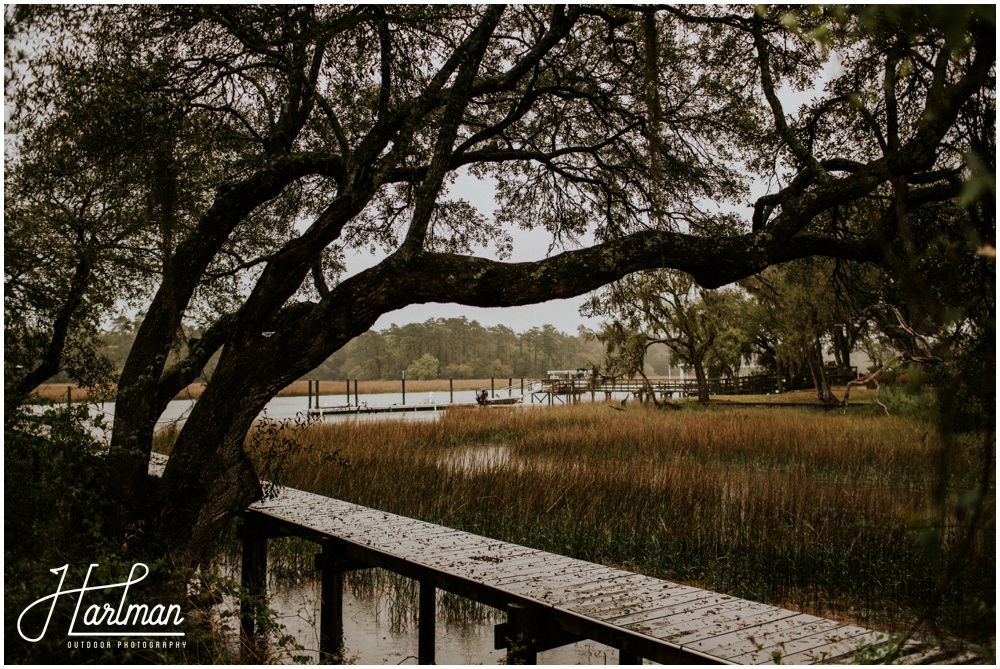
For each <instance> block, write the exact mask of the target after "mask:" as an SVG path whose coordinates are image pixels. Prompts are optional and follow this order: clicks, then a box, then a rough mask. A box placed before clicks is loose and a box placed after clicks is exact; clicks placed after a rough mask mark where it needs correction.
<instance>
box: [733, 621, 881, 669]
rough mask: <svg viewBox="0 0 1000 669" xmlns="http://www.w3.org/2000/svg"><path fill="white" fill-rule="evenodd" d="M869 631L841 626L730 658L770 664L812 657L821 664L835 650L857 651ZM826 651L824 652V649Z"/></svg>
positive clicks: (737, 660) (744, 661) (751, 662)
mask: <svg viewBox="0 0 1000 669" xmlns="http://www.w3.org/2000/svg"><path fill="white" fill-rule="evenodd" d="M867 631H868V630H866V629H864V628H861V627H857V626H855V625H846V624H845V625H840V626H838V627H831V628H830V629H827V630H823V631H822V632H820V633H818V634H811V635H805V636H798V637H794V638H790V639H786V640H784V641H781V642H779V643H777V644H774V645H773V646H769V647H766V648H762V649H760V650H754V651H752V652H750V653H744V654H742V655H737V656H736V657H731V658H729V659H730V660H731V661H732V662H736V663H737V664H765V663H767V664H770V663H773V662H781V663H782V664H784V663H786V662H787V661H788V658H789V657H792V656H799V655H801V656H803V657H806V656H811V657H814V658H816V659H815V660H814V661H816V662H821V661H822V658H823V657H826V656H828V654H829V653H830V652H832V650H833V649H834V648H837V647H850V648H852V649H853V650H857V649H858V648H859V647H860V646H861V645H862V644H863V643H864V642H863V641H861V640H857V639H859V637H861V636H862V635H864V634H865V632H867ZM856 640H857V641H856ZM824 648H825V649H826V650H822V649H824Z"/></svg>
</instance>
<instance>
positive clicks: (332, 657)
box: [316, 541, 344, 664]
mask: <svg viewBox="0 0 1000 669" xmlns="http://www.w3.org/2000/svg"><path fill="white" fill-rule="evenodd" d="M322 546H323V552H322V553H317V554H316V563H317V564H316V567H317V568H318V571H319V572H320V609H319V659H320V662H331V663H335V664H340V660H341V658H342V657H343V651H344V572H342V571H341V570H340V569H338V568H337V562H336V557H335V555H334V554H333V550H332V549H333V546H332V542H329V541H324V542H323V543H322Z"/></svg>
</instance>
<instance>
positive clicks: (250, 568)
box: [240, 516, 267, 664]
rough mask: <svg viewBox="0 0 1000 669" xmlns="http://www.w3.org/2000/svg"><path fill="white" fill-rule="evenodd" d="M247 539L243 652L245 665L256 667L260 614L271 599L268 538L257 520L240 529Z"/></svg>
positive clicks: (247, 519)
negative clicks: (258, 618)
mask: <svg viewBox="0 0 1000 669" xmlns="http://www.w3.org/2000/svg"><path fill="white" fill-rule="evenodd" d="M240 531H241V534H242V539H243V556H242V565H241V566H242V569H241V575H240V583H241V585H242V586H243V588H244V589H245V591H246V596H244V597H243V598H242V599H241V600H240V642H241V645H242V648H243V657H242V661H243V662H244V663H246V664H256V663H258V662H259V661H260V658H259V657H257V655H258V652H257V650H258V644H260V643H262V642H264V641H265V640H264V639H260V638H258V634H257V632H258V631H259V630H258V629H257V624H256V620H257V615H256V614H257V613H258V612H259V611H261V610H263V608H264V606H263V604H264V599H265V597H266V595H267V534H266V533H265V532H264V528H262V527H261V526H260V524H259V523H258V522H256V521H254V520H253V516H244V518H243V525H241V526H240Z"/></svg>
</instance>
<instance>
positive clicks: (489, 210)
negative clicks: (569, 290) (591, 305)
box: [346, 175, 600, 334]
mask: <svg viewBox="0 0 1000 669" xmlns="http://www.w3.org/2000/svg"><path fill="white" fill-rule="evenodd" d="M451 197H452V198H459V197H460V198H462V199H464V200H468V201H469V202H470V203H471V204H473V205H474V206H475V207H476V208H477V209H478V210H479V211H480V212H481V213H482V214H483V215H484V216H492V215H493V212H494V210H495V209H496V202H495V201H494V199H493V182H492V181H489V180H482V181H481V180H479V179H476V178H475V177H471V176H467V175H462V176H459V178H458V181H457V182H456V183H455V184H454V185H453V187H452V188H451ZM509 232H510V234H511V236H512V237H513V239H514V250H513V253H512V255H511V257H510V258H509V259H508V260H509V261H511V262H527V261H531V260H541V259H542V258H545V257H546V255H548V251H549V243H550V241H551V237H550V235H549V234H548V233H547V232H545V231H544V230H520V229H517V230H509ZM591 241H592V240H591ZM562 250H564V249H555V250H553V252H552V253H553V254H555V253H560V252H561V251H562ZM476 253H477V255H485V256H487V257H492V258H495V257H496V256H495V254H494V253H493V249H477V250H476ZM346 255H347V257H346V261H347V275H352V274H356V273H357V272H359V271H361V270H363V269H366V268H368V267H371V266H373V265H374V264H376V263H377V262H379V261H380V260H382V259H383V258H384V257H385V255H384V254H383V255H371V254H370V253H367V252H365V251H347V252H346ZM586 299H587V295H581V296H580V297H575V298H572V299H568V300H552V301H550V302H544V303H542V304H532V305H527V306H523V307H503V308H493V309H484V308H482V307H468V306H465V305H460V304H453V303H451V304H413V305H410V306H408V307H405V308H403V309H400V310H398V311H393V312H391V313H388V314H385V315H384V316H382V317H381V318H380V319H378V321H376V322H375V325H374V328H373V329H375V330H383V329H385V328H387V327H389V326H390V325H392V324H396V325H406V324H407V323H423V322H424V321H426V320H427V319H429V318H458V317H461V316H465V317H466V318H468V319H469V320H470V321H472V320H475V321H479V323H480V324H481V325H484V326H487V327H489V326H493V325H501V324H502V325H506V326H507V327H509V328H511V329H512V330H514V331H515V332H523V331H525V330H530V329H531V328H534V327H541V326H542V325H546V324H549V325H553V326H555V328H556V329H557V330H561V331H562V332H565V333H567V334H576V331H577V328H579V326H581V325H585V326H587V327H589V328H591V329H596V328H597V327H598V326H599V324H600V320H598V319H593V318H584V317H583V316H581V315H580V305H581V304H583V302H585V301H586Z"/></svg>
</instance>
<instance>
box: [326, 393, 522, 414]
mask: <svg viewBox="0 0 1000 669" xmlns="http://www.w3.org/2000/svg"><path fill="white" fill-rule="evenodd" d="M516 404H523V401H522V399H521V398H520V397H497V398H493V399H488V400H486V404H485V406H487V407H491V406H511V405H516ZM480 406H484V405H481V404H478V403H476V402H465V403H458V402H455V403H449V404H390V405H388V406H371V405H364V404H362V405H361V406H357V405H354V404H339V405H334V406H315V407H312V408H311V409H309V410H308V412H307V414H308V415H309V416H311V417H314V418H322V417H323V416H352V415H357V414H377V413H414V412H417V411H447V410H448V409H474V408H476V407H480Z"/></svg>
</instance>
